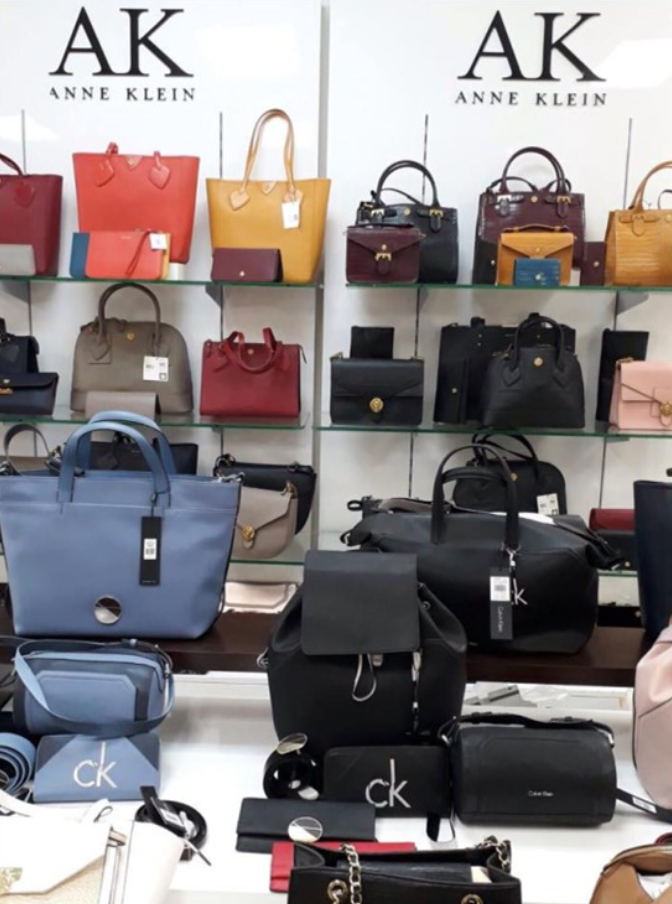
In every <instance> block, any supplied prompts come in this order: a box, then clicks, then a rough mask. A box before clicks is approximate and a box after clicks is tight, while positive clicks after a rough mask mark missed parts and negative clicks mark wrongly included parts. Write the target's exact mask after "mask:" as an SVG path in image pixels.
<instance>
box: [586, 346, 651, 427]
mask: <svg viewBox="0 0 672 904" xmlns="http://www.w3.org/2000/svg"><path fill="white" fill-rule="evenodd" d="M648 345H649V334H648V333H647V332H645V331H644V330H609V329H606V330H604V332H603V333H602V351H601V353H600V376H599V382H598V384H597V408H596V411H595V420H597V421H603V422H605V423H609V409H610V407H611V396H612V393H613V391H614V374H615V373H616V365H617V364H618V362H619V361H622V360H623V359H624V358H626V359H631V360H633V361H646V352H647V348H648Z"/></svg>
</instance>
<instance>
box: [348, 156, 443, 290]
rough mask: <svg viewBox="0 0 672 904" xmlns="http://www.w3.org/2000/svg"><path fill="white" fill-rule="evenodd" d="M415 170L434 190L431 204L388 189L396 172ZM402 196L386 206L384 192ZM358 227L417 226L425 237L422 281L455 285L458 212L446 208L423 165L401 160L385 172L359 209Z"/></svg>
mask: <svg viewBox="0 0 672 904" xmlns="http://www.w3.org/2000/svg"><path fill="white" fill-rule="evenodd" d="M405 169H414V170H417V171H418V172H419V173H422V176H423V179H427V181H428V182H429V185H430V188H431V191H432V200H431V201H430V203H429V204H425V203H424V202H423V201H419V200H418V199H417V198H414V197H413V196H412V195H409V194H408V193H407V192H405V191H400V190H399V189H397V188H386V186H385V183H386V182H387V180H388V179H389V177H390V176H391V175H392V174H393V173H397V172H399V171H401V170H405ZM384 191H385V192H387V191H392V192H395V194H399V195H402V196H403V197H404V199H405V200H404V201H402V202H400V203H399V204H386V203H385V202H384V201H383V199H382V195H383V192H384ZM356 225H357V226H370V225H374V226H397V227H398V226H402V227H406V226H415V227H416V228H417V229H419V230H420V232H421V233H423V234H424V239H423V240H422V242H421V243H420V271H419V276H418V278H419V281H420V282H422V283H455V282H457V271H458V246H457V235H458V231H457V210H456V209H455V208H454V207H442V206H441V204H440V203H439V194H438V191H437V189H436V182H435V181H434V177H433V176H432V174H431V173H430V171H429V170H428V169H427V167H426V166H423V165H422V163H417V162H416V161H415V160H397V161H396V163H392V164H390V166H388V167H387V168H386V169H384V170H383V172H382V174H381V176H380V179H379V180H378V185H377V187H376V190H375V191H373V192H371V201H363V202H362V203H361V204H360V205H359V207H358V209H357V220H356Z"/></svg>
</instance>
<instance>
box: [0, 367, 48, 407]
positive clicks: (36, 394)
mask: <svg viewBox="0 0 672 904" xmlns="http://www.w3.org/2000/svg"><path fill="white" fill-rule="evenodd" d="M57 388H58V374H55V373H38V374H13V375H11V376H3V375H2V373H0V414H9V415H12V416H14V415H36V414H53V412H54V405H55V404H56V390H57Z"/></svg>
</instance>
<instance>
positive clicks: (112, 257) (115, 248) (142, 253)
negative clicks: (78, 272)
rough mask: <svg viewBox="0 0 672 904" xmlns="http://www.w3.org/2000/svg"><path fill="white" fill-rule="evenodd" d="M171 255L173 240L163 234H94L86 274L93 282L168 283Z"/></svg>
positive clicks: (88, 250) (90, 244)
mask: <svg viewBox="0 0 672 904" xmlns="http://www.w3.org/2000/svg"><path fill="white" fill-rule="evenodd" d="M169 255H170V236H169V235H166V234H165V233H163V232H152V231H151V230H149V229H144V230H142V229H136V230H135V231H133V232H91V233H89V243H88V247H87V252H86V265H85V273H86V276H87V277H89V278H91V279H149V280H157V279H165V278H166V276H167V275H168V263H169V260H170V257H169Z"/></svg>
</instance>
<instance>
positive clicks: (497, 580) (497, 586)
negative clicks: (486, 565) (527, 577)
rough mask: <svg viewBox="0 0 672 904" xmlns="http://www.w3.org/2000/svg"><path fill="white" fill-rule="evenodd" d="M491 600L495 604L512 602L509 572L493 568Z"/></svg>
mask: <svg viewBox="0 0 672 904" xmlns="http://www.w3.org/2000/svg"><path fill="white" fill-rule="evenodd" d="M490 599H491V600H492V602H493V603H510V602H511V577H510V575H509V572H508V571H500V570H498V569H496V568H493V570H492V571H491V572H490Z"/></svg>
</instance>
